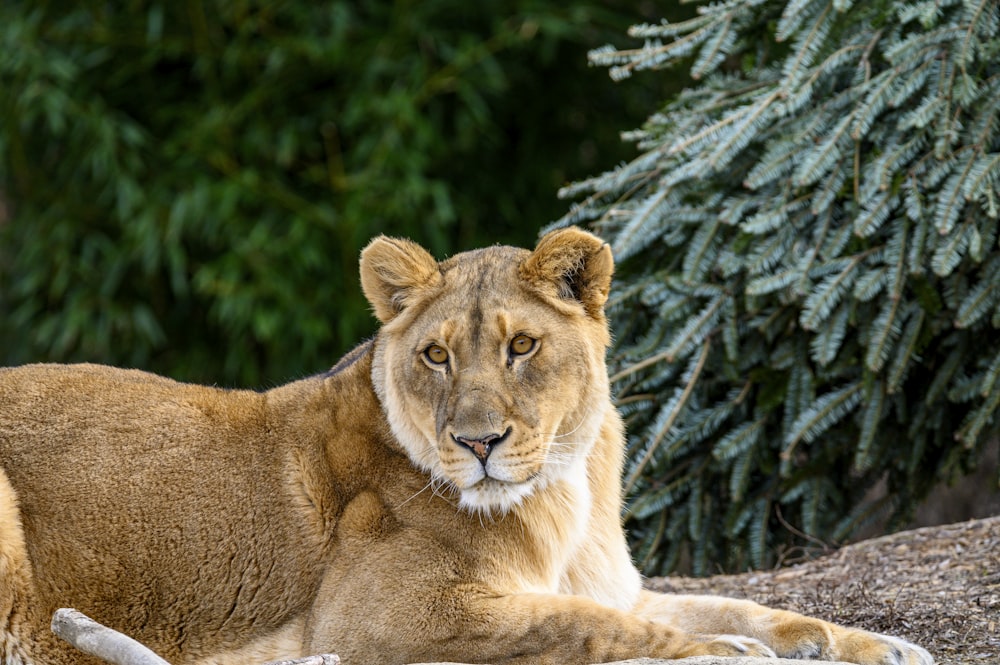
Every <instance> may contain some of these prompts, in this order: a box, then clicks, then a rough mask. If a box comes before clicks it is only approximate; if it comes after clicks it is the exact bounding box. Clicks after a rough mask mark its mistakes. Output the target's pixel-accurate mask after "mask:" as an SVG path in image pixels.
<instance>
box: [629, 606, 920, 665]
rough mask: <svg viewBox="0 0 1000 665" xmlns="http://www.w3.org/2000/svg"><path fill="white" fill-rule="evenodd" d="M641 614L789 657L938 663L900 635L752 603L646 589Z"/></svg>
mask: <svg viewBox="0 0 1000 665" xmlns="http://www.w3.org/2000/svg"><path fill="white" fill-rule="evenodd" d="M635 612H636V613H637V614H639V615H640V616H643V617H645V618H648V619H652V620H654V621H661V622H663V623H667V624H670V625H672V626H675V627H677V628H680V629H681V630H684V631H688V632H692V633H734V634H739V635H747V636H750V637H754V638H756V639H758V640H760V641H761V642H763V643H764V644H766V645H768V646H769V647H771V648H772V649H774V651H775V653H777V655H778V656H781V657H784V658H818V659H822V660H841V661H844V662H848V663H858V664H859V665H933V663H934V659H933V658H932V657H931V655H930V654H929V653H928V652H927V651H926V650H925V649H923V648H921V647H919V646H917V645H915V644H911V643H909V642H907V641H906V640H902V639H900V638H898V637H891V636H888V635H880V634H878V633H872V632H868V631H865V630H858V629H855V628H846V627H844V626H838V625H837V624H833V623H830V622H828V621H823V620H821V619H815V618H812V617H807V616H803V615H801V614H796V613H795V612H788V611H785V610H775V609H771V608H768V607H764V606H763V605H758V604H757V603H754V602H752V601H748V600H738V599H734V598H721V597H715V596H687V595H672V594H660V593H654V592H651V591H643V592H642V595H641V597H640V600H639V603H638V605H637V606H636V608H635Z"/></svg>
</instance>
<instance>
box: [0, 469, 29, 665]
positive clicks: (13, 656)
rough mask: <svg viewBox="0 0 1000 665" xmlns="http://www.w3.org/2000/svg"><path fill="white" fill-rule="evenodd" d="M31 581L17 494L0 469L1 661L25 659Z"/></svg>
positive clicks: (23, 660)
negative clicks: (26, 615)
mask: <svg viewBox="0 0 1000 665" xmlns="http://www.w3.org/2000/svg"><path fill="white" fill-rule="evenodd" d="M30 584H31V573H30V566H29V564H28V550H27V547H26V546H25V543H24V530H23V529H22V528H21V517H20V511H19V510H18V505H17V494H15V493H14V488H13V487H12V486H11V484H10V480H9V479H8V478H7V474H6V473H4V470H3V469H0V662H2V663H17V662H28V661H27V653H26V648H27V647H26V645H25V643H24V638H25V635H24V633H25V631H26V627H25V626H24V623H23V622H24V619H25V614H26V613H27V609H28V593H29V589H30Z"/></svg>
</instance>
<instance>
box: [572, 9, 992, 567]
mask: <svg viewBox="0 0 1000 665" xmlns="http://www.w3.org/2000/svg"><path fill="white" fill-rule="evenodd" d="M699 9H700V11H699V13H698V15H697V16H695V17H693V18H692V19H690V20H687V21H682V22H677V23H667V22H663V23H659V24H649V25H639V26H636V27H634V28H633V29H632V31H631V34H632V35H633V36H635V37H641V38H644V39H645V43H644V44H643V45H642V46H640V47H638V48H635V49H630V50H624V51H620V50H616V49H614V48H611V47H609V48H602V49H598V50H597V51H595V52H594V53H592V60H593V61H594V62H595V63H598V64H604V65H608V66H610V67H611V73H612V76H613V77H615V78H619V79H620V78H624V77H627V76H629V75H631V74H632V73H633V72H635V71H639V70H642V69H661V68H662V69H668V68H673V67H676V66H677V65H678V64H682V65H683V66H684V67H686V68H689V69H690V73H691V75H692V77H693V78H694V79H695V80H696V83H695V84H694V85H692V86H691V87H690V88H689V89H687V90H685V91H684V92H683V93H682V94H680V95H677V96H674V97H673V98H671V99H670V101H669V103H668V104H667V105H666V106H665V107H664V108H663V109H662V110H661V111H660V112H658V113H655V114H654V115H652V116H650V118H649V119H648V121H647V122H646V124H645V126H644V127H643V129H641V130H639V131H636V132H634V133H633V134H632V135H631V138H633V139H634V140H635V141H636V142H637V143H638V146H639V148H640V151H641V154H640V156H638V157H636V158H635V159H633V160H632V161H630V162H629V163H627V164H624V165H622V166H621V167H619V168H616V169H614V170H613V171H611V172H609V173H606V174H603V175H600V176H597V177H594V178H592V179H590V180H586V181H583V182H581V183H579V184H577V185H575V186H572V187H569V188H567V189H566V190H565V191H564V195H566V196H580V195H582V194H587V195H588V197H587V198H586V199H585V200H584V201H583V202H582V203H580V204H579V205H577V206H575V207H574V208H573V210H572V211H571V212H570V213H569V214H567V215H566V216H565V217H564V218H563V219H562V220H561V221H560V222H559V223H558V224H568V223H576V222H581V221H593V224H594V226H595V227H596V228H597V229H598V230H600V231H601V232H602V233H603V234H605V236H606V237H608V238H609V240H610V241H611V242H612V246H613V248H614V251H615V253H616V256H617V258H618V259H619V260H620V261H621V263H620V266H619V267H620V273H619V274H620V280H619V282H618V286H617V292H616V295H615V299H614V303H613V306H612V310H613V320H614V327H615V330H616V333H617V339H618V346H617V349H616V354H615V364H616V374H615V377H614V382H615V385H616V389H617V391H618V397H619V400H620V404H621V406H622V408H623V410H624V411H625V412H626V413H628V414H629V420H630V430H629V431H630V437H631V438H630V462H629V465H628V470H627V474H626V475H627V477H626V487H627V490H628V492H629V495H630V504H629V508H628V511H629V512H628V518H629V520H630V527H631V530H632V533H633V534H634V535H635V537H636V540H635V552H636V555H637V558H638V559H639V560H640V562H641V563H642V564H643V566H644V567H645V569H646V570H647V571H649V572H650V573H659V572H664V571H667V570H670V569H671V568H673V567H674V566H675V565H676V564H677V562H678V559H679V557H681V556H682V554H684V553H685V552H686V553H688V554H689V555H690V562H691V565H692V567H693V570H694V572H696V573H700V574H705V573H708V572H714V571H713V569H712V568H710V566H714V565H723V566H726V567H729V568H734V569H735V568H745V567H748V566H753V567H759V566H762V565H768V564H770V563H772V562H773V559H770V558H769V557H770V556H772V555H773V553H774V552H775V551H779V550H780V549H781V548H791V547H798V546H803V545H806V546H808V545H810V544H815V542H816V541H817V539H823V540H826V541H828V542H840V541H842V540H843V539H845V538H847V537H848V536H849V535H850V534H852V533H854V532H855V531H856V529H857V528H858V527H859V526H860V525H862V524H864V523H865V522H866V521H867V520H870V519H872V518H873V517H876V516H884V515H886V514H891V515H894V516H895V518H896V523H897V524H898V523H900V521H901V520H903V519H905V518H906V517H907V515H908V514H909V512H910V511H911V510H912V509H913V508H914V507H915V505H916V504H917V500H918V499H919V498H920V497H922V496H923V495H924V494H925V493H926V492H927V490H928V489H929V488H930V487H931V486H932V485H933V484H934V483H937V482H940V481H942V480H950V479H953V478H958V477H960V476H961V474H963V473H964V472H965V471H967V470H968V469H969V468H970V467H974V466H975V465H976V463H977V461H978V460H979V458H980V455H981V451H982V449H983V446H984V444H985V442H986V441H987V440H988V439H990V438H993V437H996V436H997V435H998V434H1000V427H998V425H1000V421H998V418H997V414H998V406H1000V380H998V379H1000V351H998V348H1000V332H998V329H1000V269H998V268H1000V249H998V219H1000V115H998V113H997V109H998V108H1000V5H998V4H997V2H996V0H930V1H927V2H924V1H922V0H918V1H912V0H872V1H871V2H866V3H854V2H852V0H792V1H790V2H788V1H786V0H730V1H727V2H720V3H712V4H705V5H702V6H701V7H700V8H699ZM882 480H886V481H887V484H888V489H889V491H888V494H886V495H885V496H883V497H882V498H881V499H880V500H879V501H878V502H874V503H873V502H872V501H870V500H868V498H870V495H869V494H868V492H869V490H870V489H871V488H872V487H873V486H874V485H875V484H876V483H878V482H880V481H882ZM709 562H711V564H710V563H709Z"/></svg>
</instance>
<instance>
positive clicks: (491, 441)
mask: <svg viewBox="0 0 1000 665" xmlns="http://www.w3.org/2000/svg"><path fill="white" fill-rule="evenodd" d="M509 431H510V430H508V432H509ZM506 437H507V432H504V433H503V434H487V435H485V436H482V437H479V438H475V439H473V438H469V437H465V436H456V437H454V439H455V441H458V442H459V443H460V444H462V445H463V446H465V447H466V448H468V449H469V450H471V451H472V454H473V455H475V456H476V457H477V458H478V459H479V461H480V462H481V463H482V464H483V465H485V464H486V460H487V458H489V456H490V453H491V452H493V449H494V448H495V447H496V446H497V444H498V443H500V442H501V441H502V440H503V439H505V438H506Z"/></svg>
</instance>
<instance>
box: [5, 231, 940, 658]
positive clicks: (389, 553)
mask: <svg viewBox="0 0 1000 665" xmlns="http://www.w3.org/2000/svg"><path fill="white" fill-rule="evenodd" d="M611 273H612V259H611V252H610V250H609V249H608V247H607V245H605V244H604V243H602V242H601V241H600V240H599V239H598V238H596V237H594V236H592V235H590V234H588V233H586V232H584V231H581V230H578V229H565V230H561V231H556V232H553V233H551V234H549V235H546V236H545V237H544V238H542V240H541V241H540V242H539V243H538V245H537V247H536V248H535V249H534V250H533V251H528V250H522V249H515V248H511V247H491V248H488V249H482V250H478V251H474V252H468V253H465V254H460V255H458V256H455V257H453V258H451V259H449V260H447V261H443V262H441V263H438V262H437V261H435V260H434V259H433V258H432V257H431V256H430V255H429V254H428V253H427V252H426V251H424V250H423V249H421V248H420V247H419V246H417V245H415V244H413V243H411V242H408V241H405V240H396V239H391V238H384V237H381V238H377V239H375V240H374V241H372V243H371V244H370V245H369V246H368V247H367V248H366V249H365V250H364V252H363V253H362V257H361V280H362V286H363V289H364V292H365V295H366V296H367V298H368V300H369V301H370V302H371V305H372V307H373V308H374V311H375V314H376V315H377V317H378V319H379V320H380V321H381V323H382V327H381V330H380V331H379V332H378V334H377V335H376V336H375V338H374V339H373V340H371V341H370V342H367V343H365V344H362V345H361V346H359V347H357V348H356V349H355V350H354V351H352V352H351V353H349V354H348V355H347V356H346V357H345V358H344V359H342V360H341V361H340V362H339V363H338V364H337V365H336V366H335V367H334V368H333V369H332V370H330V371H329V372H326V373H325V374H321V375H318V376H314V377H311V378H307V379H304V380H301V381H296V382H294V383H291V384H289V385H286V386H282V387H280V388H275V389H273V390H269V391H267V392H262V393H258V392H249V391H234V390H220V389H216V388H208V387H202V386H194V385H186V384H181V383H176V382H174V381H171V380H169V379H165V378H161V377H159V376H154V375H151V374H146V373H143V372H139V371H134V370H122V369H112V368H108V367H99V366H94V365H76V366H57V365H32V366H26V367H20V368H12V369H4V370H0V657H2V662H3V663H4V664H5V665H15V664H16V665H23V664H33V665H47V664H53V665H54V664H60V665H63V664H70V663H88V662H92V659H90V658H89V657H85V656H83V655H81V654H80V653H78V652H75V651H74V650H73V649H71V648H70V647H69V646H68V645H66V644H64V643H62V642H61V641H59V640H57V639H56V638H55V637H54V636H53V635H52V633H51V632H50V631H49V629H48V624H49V620H50V617H51V615H52V613H53V611H54V610H55V609H57V608H59V607H75V608H76V609H79V610H81V611H83V612H85V613H86V614H89V615H90V616H92V617H93V618H95V619H97V620H98V621H101V622H102V623H104V624H106V625H109V626H111V627H113V628H115V629H117V630H119V631H122V632H124V633H127V634H129V635H131V636H132V637H134V638H136V639H138V640H140V641H141V642H143V643H145V644H146V645H148V646H150V647H151V648H153V649H154V650H156V651H158V652H159V653H160V654H161V655H163V656H164V657H165V658H167V659H168V660H170V661H171V662H172V663H175V664H176V665H181V664H185V663H216V664H229V663H232V664H235V663H253V662H263V661H265V660H269V659H278V658H287V657H294V656H298V655H304V654H308V653H320V652H335V653H338V654H340V656H341V657H342V658H343V660H344V662H345V663H346V664H347V665H351V664H352V663H364V664H371V663H386V664H389V663H411V662H420V661H445V660H451V661H464V662H471V663H496V664H501V663H505V664H520V663H523V664H529V663H560V664H571V663H597V662H607V661H614V660H621V659H625V658H632V657H639V656H658V657H667V658H676V657H682V656H689V655H699V654H718V655H739V654H757V655H774V654H777V655H781V656H797V657H815V658H823V659H835V660H836V659H839V660H846V661H851V662H855V663H863V664H865V665H928V664H930V663H931V662H932V659H931V657H930V656H929V655H928V654H927V652H926V651H924V650H923V649H921V648H919V647H916V646H914V645H912V644H909V643H907V642H905V641H903V640H900V639H897V638H892V637H886V636H882V635H876V634H873V633H869V632H864V631H860V630H854V629H850V628H844V627H840V626H836V625H833V624H830V623H826V622H824V621H820V620H818V619H812V618H808V617H804V616H800V615H796V614H793V613H790V612H784V611H779V610H772V609H768V608H765V607H762V606H760V605H756V604H754V603H751V602H747V601H740V600H731V599H724V598H713V597H698V596H669V595H659V594H653V593H651V592H647V591H643V590H642V589H641V588H640V577H639V574H638V572H637V571H636V569H635V568H634V567H633V565H632V562H631V561H630V559H629V553H628V550H627V548H626V544H625V538H624V535H623V533H622V526H621V522H620V517H619V516H620V511H621V504H622V496H621V490H620V474H621V471H622V458H623V431H622V423H621V420H620V419H619V416H618V414H617V412H616V411H615V409H614V408H613V407H612V405H611V401H610V397H609V389H608V378H607V373H606V369H605V364H604V355H605V350H606V347H607V346H608V342H609V333H608V328H607V322H606V320H605V317H604V313H603V307H604V304H605V300H606V299H607V295H608V289H609V286H610V283H611Z"/></svg>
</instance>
